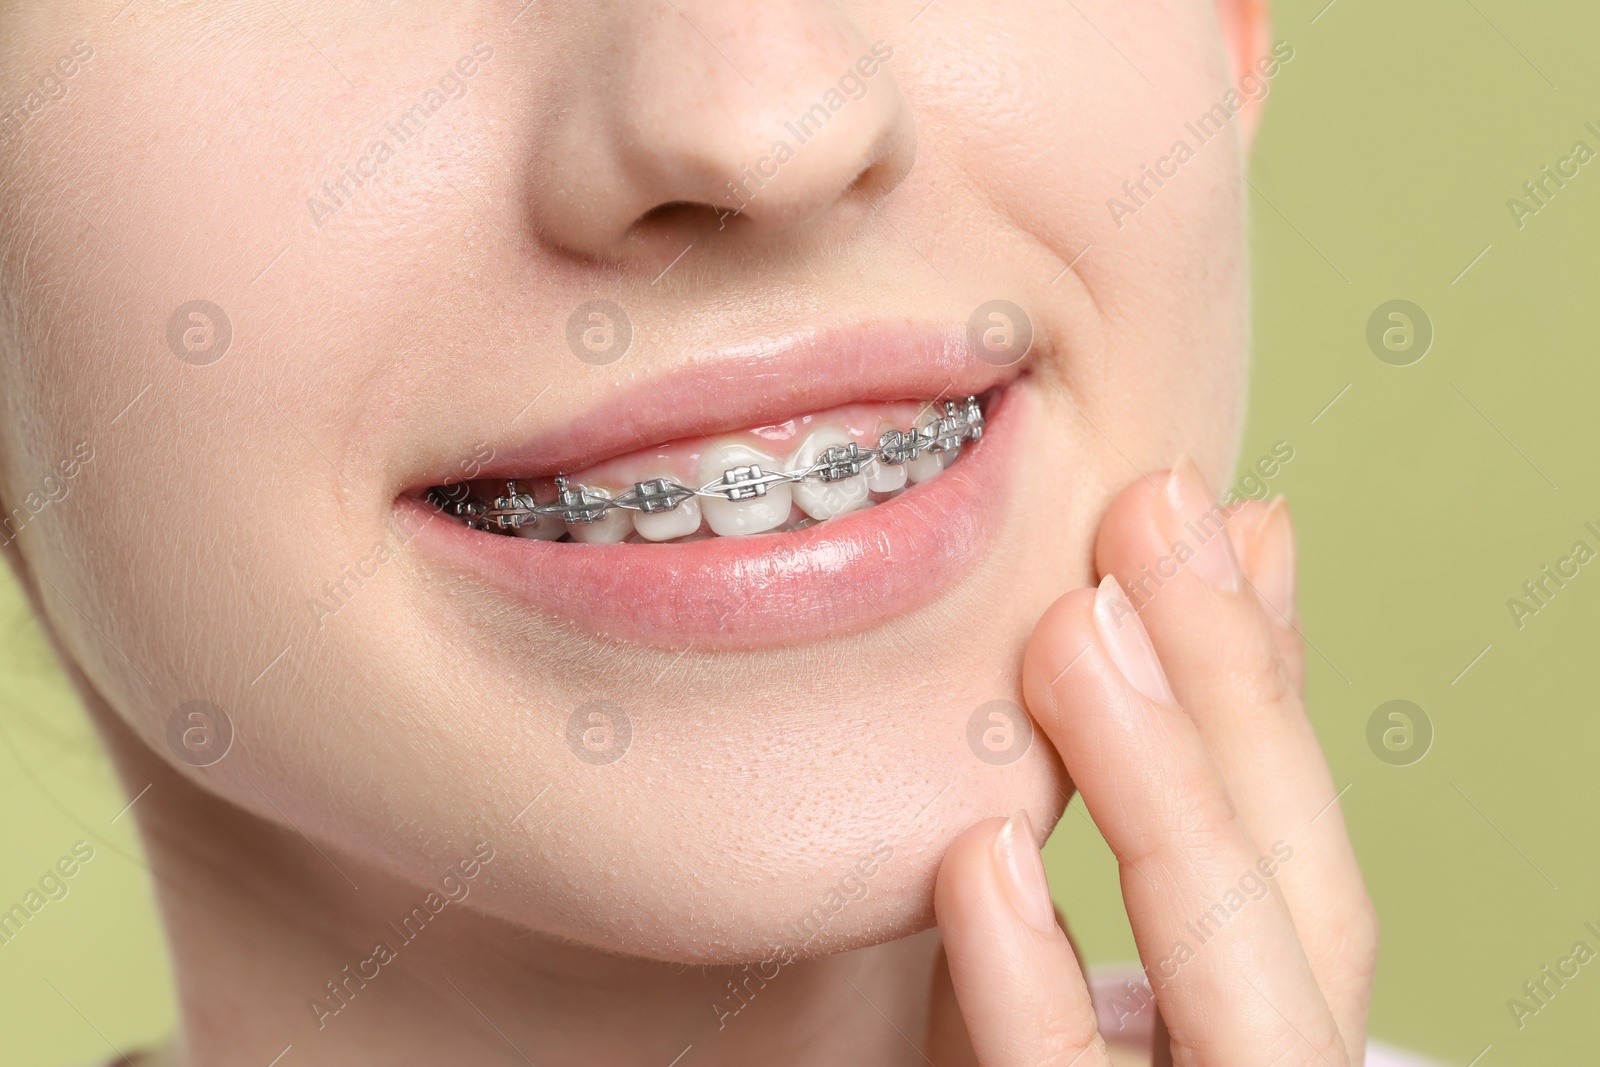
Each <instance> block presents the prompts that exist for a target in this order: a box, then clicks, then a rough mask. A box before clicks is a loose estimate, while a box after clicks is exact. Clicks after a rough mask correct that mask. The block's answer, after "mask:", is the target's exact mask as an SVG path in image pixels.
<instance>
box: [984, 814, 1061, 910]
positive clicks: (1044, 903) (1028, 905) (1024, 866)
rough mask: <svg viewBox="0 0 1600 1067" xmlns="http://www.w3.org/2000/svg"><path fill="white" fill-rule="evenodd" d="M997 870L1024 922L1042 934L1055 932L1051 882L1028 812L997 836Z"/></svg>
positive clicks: (1012, 904) (1012, 817)
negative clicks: (1034, 839) (1047, 876)
mask: <svg viewBox="0 0 1600 1067" xmlns="http://www.w3.org/2000/svg"><path fill="white" fill-rule="evenodd" d="M994 856H995V869H996V870H997V871H998V872H999V874H1000V884H1001V885H1003V886H1005V890H1006V896H1008V897H1010V898H1011V906H1012V907H1013V908H1014V909H1016V912H1017V914H1018V915H1019V916H1021V917H1022V921H1023V922H1025V923H1027V924H1028V925H1029V926H1031V927H1033V928H1034V929H1035V930H1038V931H1039V932H1040V933H1042V934H1048V933H1052V932H1054V931H1055V929H1056V909H1055V905H1053V904H1051V903H1050V883H1049V882H1047V881H1045V877H1044V861H1043V860H1041V859H1040V858H1039V846H1038V845H1035V844H1034V843H1033V823H1031V822H1029V821H1028V813H1027V812H1026V811H1018V812H1017V813H1016V814H1015V815H1013V816H1011V818H1009V819H1007V820H1006V823H1005V825H1004V826H1002V827H1000V832H999V833H997V834H995V835H994Z"/></svg>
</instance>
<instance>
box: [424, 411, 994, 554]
mask: <svg viewBox="0 0 1600 1067" xmlns="http://www.w3.org/2000/svg"><path fill="white" fill-rule="evenodd" d="M983 427H984V417H983V407H982V405H981V404H980V403H979V402H978V398H977V397H975V396H969V397H967V398H966V399H965V400H963V401H960V402H959V403H958V402H957V401H953V400H950V401H946V402H945V405H944V414H943V415H940V416H939V417H938V418H936V419H934V420H932V421H930V422H928V423H927V424H926V425H924V426H921V427H916V426H914V427H912V428H911V429H909V430H886V431H884V433H883V434H882V435H881V436H880V437H879V438H878V444H877V446H876V447H873V448H862V447H861V446H860V445H858V444H856V443H855V442H853V441H852V442H851V443H850V444H847V445H831V446H829V447H828V448H825V449H823V450H822V451H821V452H820V453H818V455H817V460H816V462H815V463H812V464H811V465H810V466H809V467H803V468H801V469H799V470H792V471H769V470H765V469H763V468H762V467H761V466H759V465H758V464H748V465H744V466H738V467H732V468H730V469H728V470H726V471H724V472H723V474H722V477H721V478H718V479H716V480H715V481H711V482H707V483H706V484H705V485H702V486H700V487H699V488H698V489H695V488H692V487H690V486H687V485H682V484H680V483H678V482H675V481H673V480H672V479H670V478H655V479H652V480H650V481H644V482H635V483H634V484H633V487H632V488H630V489H628V490H626V491H625V492H622V493H619V494H617V495H616V496H614V497H610V496H602V495H600V494H599V493H597V492H595V491H594V490H592V489H589V488H587V487H585V486H578V487H577V488H572V487H571V486H569V485H568V484H567V478H566V475H564V474H558V475H556V476H555V479H554V480H555V485H556V497H555V499H554V500H550V501H546V502H545V503H542V504H541V503H539V502H538V501H537V500H535V499H534V496H533V494H532V493H523V492H519V491H518V490H517V483H516V481H514V480H513V481H508V482H506V492H505V495H503V496H497V497H495V498H494V500H493V501H488V502H485V501H474V500H465V499H461V498H460V497H462V496H464V495H465V492H466V483H464V482H458V483H456V484H455V486H435V487H434V488H432V489H429V490H428V493H427V497H428V500H429V501H430V502H431V503H432V504H433V505H434V506H435V507H437V508H439V509H440V510H441V511H443V512H444V513H445V514H447V515H453V516H455V517H457V518H460V519H465V520H466V524H467V525H468V526H469V527H471V528H472V529H474V530H490V531H494V532H500V533H505V532H510V531H514V530H518V529H521V528H522V527H524V526H533V525H536V524H537V523H538V521H539V520H540V519H542V518H553V519H559V520H560V521H562V522H564V523H566V524H567V525H569V526H574V525H579V524H582V523H589V522H599V521H600V520H601V519H603V518H605V515H606V512H608V511H610V510H611V509H613V508H622V509H625V510H627V511H638V512H642V513H644V514H647V515H653V514H657V513H659V512H663V511H672V510H673V509H674V508H677V507H680V506H681V505H682V504H683V502H684V501H686V500H689V499H692V498H694V497H714V498H717V499H721V500H733V501H740V500H754V499H756V498H757V497H763V496H766V495H767V490H768V489H770V488H772V487H773V486H776V485H786V484H791V483H794V482H803V481H806V480H807V479H815V480H817V481H821V482H824V483H826V482H838V481H843V480H844V479H846V478H853V477H856V476H857V475H859V474H861V471H862V467H863V466H864V465H865V464H866V463H867V462H868V461H869V460H877V461H878V462H879V463H884V464H888V465H890V466H900V465H901V464H904V463H909V462H911V461H912V460H914V459H916V458H917V457H918V456H920V455H922V453H924V452H928V453H932V454H934V455H939V454H942V453H946V452H954V451H956V450H958V449H959V448H961V446H962V445H964V444H966V443H968V442H970V441H976V440H978V439H979V438H981V437H982V436H983ZM456 489H460V490H462V492H461V493H454V490H456ZM452 495H454V496H456V497H457V498H456V499H452Z"/></svg>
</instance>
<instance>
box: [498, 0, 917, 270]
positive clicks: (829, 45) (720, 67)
mask: <svg viewBox="0 0 1600 1067" xmlns="http://www.w3.org/2000/svg"><path fill="white" fill-rule="evenodd" d="M578 18H579V20H580V21H581V22H582V23H583V25H582V28H581V31H578V32H577V33H576V36H577V37H581V38H582V39H583V40H584V41H586V42H587V44H586V45H584V46H582V47H580V48H578V49H577V50H576V52H577V54H576V56H575V57H574V58H573V59H572V61H571V62H569V64H568V65H567V66H566V68H565V69H566V74H565V76H563V77H561V78H560V79H559V80H557V81H556V82H555V83H554V84H551V85H550V87H549V90H548V91H549V93H550V94H551V95H550V96H547V97H545V99H543V100H542V101H541V102H540V106H539V107H538V108H537V109H536V112H537V113H536V114H535V115H534V117H533V120H532V121H533V122H534V123H535V126H536V130H535V136H534V137H533V138H532V144H533V149H532V158H531V170H532V174H531V178H532V180H531V183H530V189H529V203H530V210H531V212H532V215H533V218H532V220H531V221H532V224H533V226H534V228H535V230H536V231H537V232H538V233H539V235H540V236H541V238H542V239H543V240H545V241H547V242H549V243H551V244H553V245H556V246H558V247H561V248H563V249H566V250H568V251H570V252H574V253H577V254H579V255H583V256H586V257H593V258H599V259H607V260H623V261H626V260H629V259H632V258H636V257H641V256H646V255H650V254H653V253H654V252H655V251H656V250H657V249H656V246H660V247H662V248H667V247H671V246H673V245H675V244H677V243H678V242H680V241H681V240H682V239H684V238H685V236H687V237H688V238H689V239H691V240H692V239H694V238H695V236H696V235H697V234H699V233H701V232H703V231H705V230H716V231H719V232H720V234H721V236H722V237H723V238H724V239H728V237H729V234H728V231H730V230H731V231H732V233H733V236H734V237H735V238H736V239H744V240H749V239H752V238H754V237H756V236H758V235H759V236H764V237H770V236H773V235H777V234H790V233H792V232H793V231H797V230H804V229H830V228H831V229H838V228H845V227H848V226H849V225H850V224H851V221H852V220H855V219H859V218H861V217H862V216H863V215H864V214H865V213H866V212H867V211H868V210H870V209H871V208H872V207H873V206H874V204H875V203H876V201H878V200H880V199H881V198H882V197H883V196H885V195H886V194H887V193H888V192H889V191H890V190H891V189H893V188H894V187H895V186H896V185H898V184H899V182H900V181H901V179H902V178H904V176H905V174H906V172H907V171H908V170H909V169H910V167H911V163H912V160H913V158H914V157H915V153H916V124H915V121H914V120H913V118H912V115H911V111H910V108H909V106H908V105H907V103H906V100H905V97H904V96H903V95H902V94H901V91H900V87H899V85H898V84H897V82H896V80H895V77H894V73H893V70H892V62H893V58H894V50H893V46H892V45H891V44H889V43H888V42H885V41H873V40H869V39H868V37H867V36H866V35H865V34H864V33H863V32H862V31H861V30H860V29H859V28H858V27H857V26H856V25H855V24H854V23H853V22H851V21H850V19H849V18H848V16H846V15H845V14H844V13H843V12H842V11H840V9H839V8H838V6H837V5H836V4H835V3H833V2H832V0H756V2H754V3H751V2H750V0H672V2H666V0H661V2H655V3H648V4H634V3H617V4H597V5H595V6H594V7H591V8H589V9H588V10H587V11H586V12H585V13H584V14H583V15H580V16H578ZM568 29H569V30H575V29H576V27H568ZM574 43H576V41H574ZM569 55H571V53H569ZM547 84H549V83H547ZM551 97H553V99H552V98H551ZM674 250H675V249H674Z"/></svg>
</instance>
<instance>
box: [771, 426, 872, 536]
mask: <svg viewBox="0 0 1600 1067" xmlns="http://www.w3.org/2000/svg"><path fill="white" fill-rule="evenodd" d="M850 442H851V438H850V435H849V434H848V433H846V432H845V431H844V430H842V429H840V428H839V427H836V426H824V427H822V428H821V429H818V430H814V431H812V433H811V434H810V435H808V436H807V437H806V439H805V440H804V441H802V442H801V443H800V447H799V448H798V449H796V450H795V453H794V455H792V456H790V457H789V467H788V469H789V470H803V469H805V468H806V467H809V466H811V465H812V464H813V463H815V462H816V461H817V457H818V456H820V455H821V454H822V450H823V449H825V448H832V447H833V446H835V445H848V444H850ZM863 469H864V468H863ZM793 492H794V502H795V504H796V505H797V506H798V507H799V508H800V510H801V511H803V512H805V513H806V514H807V515H810V516H811V517H812V518H813V519H832V518H837V517H838V516H840V515H843V514H845V513H847V512H851V511H855V510H856V509H857V508H862V507H866V505H867V502H868V501H867V479H866V478H865V476H863V475H859V474H858V475H855V476H853V477H849V478H841V479H839V480H838V481H836V482H825V481H822V480H821V479H811V478H808V479H806V480H805V481H803V482H796V483H795V485H794V486H793Z"/></svg>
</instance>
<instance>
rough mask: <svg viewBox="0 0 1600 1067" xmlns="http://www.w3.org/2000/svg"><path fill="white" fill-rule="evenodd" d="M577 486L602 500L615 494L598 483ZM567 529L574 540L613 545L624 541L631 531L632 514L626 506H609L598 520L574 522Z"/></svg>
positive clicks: (608, 498)
mask: <svg viewBox="0 0 1600 1067" xmlns="http://www.w3.org/2000/svg"><path fill="white" fill-rule="evenodd" d="M577 488H579V489H582V490H584V491H585V492H587V493H588V494H589V495H590V496H597V497H600V498H601V499H602V500H610V499H611V498H612V497H613V496H614V495H615V494H613V493H612V492H611V490H609V489H605V488H602V487H601V486H598V485H581V486H577ZM567 529H568V530H570V531H572V539H573V540H574V541H583V542H585V543H586V544H591V545H614V544H617V543H618V542H620V541H626V540H627V539H628V535H629V534H631V533H633V516H632V515H631V514H630V513H629V512H628V510H627V509H626V508H611V509H609V510H608V511H607V512H606V514H605V517H604V518H603V519H601V520H600V521H599V522H575V523H573V524H572V525H571V526H568V527H567Z"/></svg>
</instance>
